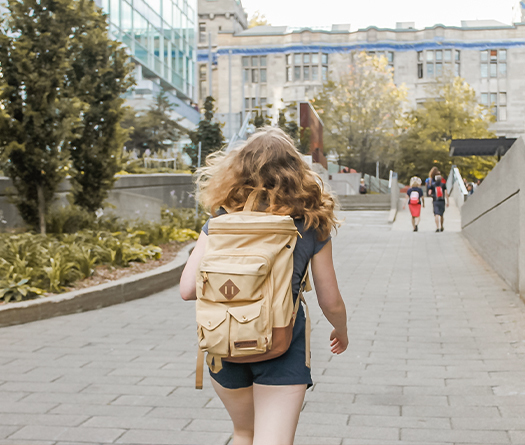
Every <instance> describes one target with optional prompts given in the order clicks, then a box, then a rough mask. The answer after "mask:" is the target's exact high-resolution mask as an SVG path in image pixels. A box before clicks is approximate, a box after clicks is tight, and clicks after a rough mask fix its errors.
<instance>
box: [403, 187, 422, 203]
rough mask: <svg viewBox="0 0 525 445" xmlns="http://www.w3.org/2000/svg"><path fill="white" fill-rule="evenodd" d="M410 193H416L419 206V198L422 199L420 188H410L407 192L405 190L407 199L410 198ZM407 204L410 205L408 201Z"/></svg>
mask: <svg viewBox="0 0 525 445" xmlns="http://www.w3.org/2000/svg"><path fill="white" fill-rule="evenodd" d="M412 192H417V193H418V195H419V198H418V200H417V203H418V204H421V198H422V197H423V190H422V189H421V188H420V187H410V188H409V189H408V190H407V195H408V197H409V198H410V194H411V193H412ZM408 203H409V204H411V202H410V200H409V201H408Z"/></svg>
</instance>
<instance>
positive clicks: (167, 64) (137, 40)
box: [96, 0, 199, 123]
mask: <svg viewBox="0 0 525 445" xmlns="http://www.w3.org/2000/svg"><path fill="white" fill-rule="evenodd" d="M96 3H97V5H99V6H101V7H102V9H103V10H104V12H106V13H107V14H108V20H109V24H110V33H111V35H112V36H113V37H114V38H115V39H116V40H119V41H121V42H123V43H124V45H125V46H126V47H127V48H128V50H129V54H130V56H131V57H132V59H133V60H134V61H135V62H136V64H137V72H136V75H135V77H136V80H137V87H136V88H135V91H136V92H137V93H139V94H144V93H145V94H147V93H148V92H150V93H151V94H155V93H156V92H157V91H152V90H155V86H157V88H158V86H159V85H160V86H162V87H163V88H164V89H165V90H166V91H167V92H168V93H170V92H171V94H169V96H172V97H170V99H172V102H175V103H176V104H177V105H178V107H177V113H178V114H182V115H183V116H184V117H186V118H188V120H189V121H190V122H193V123H197V122H198V120H199V116H198V112H197V111H195V110H194V109H193V108H192V107H191V106H190V105H189V104H188V102H197V97H196V88H195V66H196V60H197V56H196V45H197V44H196V40H195V31H196V20H197V10H196V9H197V0H147V1H145V0H96ZM143 80H145V81H146V82H142V81H143ZM148 81H149V86H146V87H145V86H144V85H147V84H148ZM176 99H179V100H176ZM186 108H187V109H186Z"/></svg>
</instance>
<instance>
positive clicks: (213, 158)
mask: <svg viewBox="0 0 525 445" xmlns="http://www.w3.org/2000/svg"><path fill="white" fill-rule="evenodd" d="M197 184H198V185H199V186H200V196H199V198H200V202H201V204H202V205H203V206H204V207H205V208H206V209H207V210H209V211H210V213H211V214H212V215H213V216H216V215H217V211H218V210H219V208H220V207H223V208H225V209H227V210H228V211H229V212H236V211H241V210H242V209H243V207H244V204H245V203H246V200H247V199H248V196H249V195H250V193H251V192H252V191H253V190H260V191H261V192H260V193H259V194H258V195H259V196H258V200H259V202H262V204H263V205H265V206H266V209H265V211H266V212H268V213H273V214H276V215H290V216H291V217H293V218H304V221H305V229H309V228H312V229H315V230H317V231H318V237H319V239H320V240H324V239H326V238H327V237H328V236H329V235H330V232H331V230H332V228H337V227H338V226H339V221H338V220H337V218H336V217H335V214H334V210H335V200H334V198H333V196H332V195H331V194H330V193H329V192H327V191H326V190H325V189H324V186H323V182H322V180H321V178H320V177H319V175H317V174H316V173H314V172H313V171H312V170H311V169H310V168H309V167H308V165H307V164H306V163H305V162H304V160H303V158H302V156H301V154H300V153H299V152H298V151H297V149H296V148H295V146H294V144H293V141H292V140H291V139H290V137H289V136H288V135H287V134H286V133H284V132H283V131H282V130H280V129H278V128H273V127H263V128H261V129H260V130H259V131H257V132H256V133H255V134H253V135H252V136H251V137H250V138H249V139H248V140H247V141H246V142H245V143H244V144H243V145H242V146H241V147H239V148H238V149H235V150H233V151H231V152H229V153H225V152H224V151H219V152H217V153H213V154H211V155H210V156H208V158H207V159H206V166H205V167H202V168H200V169H198V170H197Z"/></svg>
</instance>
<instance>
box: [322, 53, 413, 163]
mask: <svg viewBox="0 0 525 445" xmlns="http://www.w3.org/2000/svg"><path fill="white" fill-rule="evenodd" d="M351 58H352V63H351V65H350V66H349V67H348V68H347V69H345V70H341V71H340V72H338V73H334V75H333V76H331V77H330V79H329V80H328V81H326V82H325V83H324V84H323V88H322V90H321V92H320V93H319V95H318V96H317V97H316V99H315V100H314V101H313V105H314V107H315V108H316V110H317V112H318V113H319V115H320V116H321V118H322V119H323V122H324V129H325V132H324V133H325V135H326V142H325V146H328V147H334V148H335V150H336V152H337V153H338V155H339V157H340V159H342V160H343V162H344V163H346V164H347V165H353V166H355V168H356V169H359V171H361V172H363V173H365V172H367V171H369V172H371V170H374V171H375V167H372V166H373V165H375V162H376V161H377V160H379V159H381V160H382V161H383V162H384V163H388V162H391V161H392V159H393V157H394V152H395V149H396V139H397V122H398V120H399V119H400V118H401V117H402V110H403V106H404V102H405V98H406V91H405V89H404V88H398V87H397V86H396V85H395V84H394V80H393V76H392V69H391V68H389V66H388V62H387V60H386V58H385V57H371V56H368V55H367V54H366V53H364V52H361V53H353V54H352V55H351Z"/></svg>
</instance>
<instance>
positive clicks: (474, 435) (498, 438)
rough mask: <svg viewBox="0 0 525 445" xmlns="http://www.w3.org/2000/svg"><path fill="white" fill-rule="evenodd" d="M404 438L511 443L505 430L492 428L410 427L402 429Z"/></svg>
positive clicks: (477, 442) (492, 443)
mask: <svg viewBox="0 0 525 445" xmlns="http://www.w3.org/2000/svg"><path fill="white" fill-rule="evenodd" d="M401 439H402V440H412V441H427V442H429V441H432V440H435V441H441V442H450V443H474V444H490V445H495V444H500V443H510V440H509V437H508V435H507V433H506V432H504V431H490V430H478V431H472V430H443V429H408V428H404V429H402V430H401Z"/></svg>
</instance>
